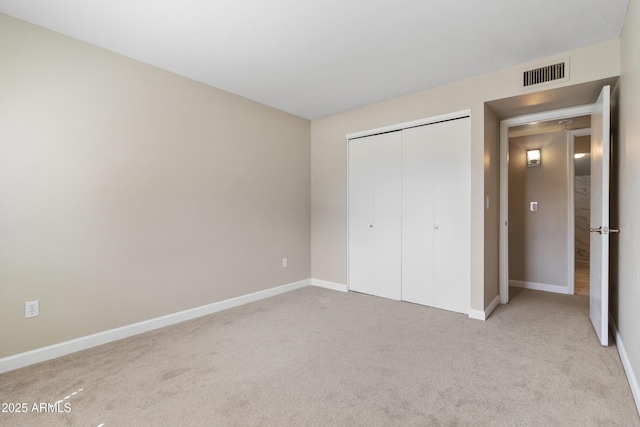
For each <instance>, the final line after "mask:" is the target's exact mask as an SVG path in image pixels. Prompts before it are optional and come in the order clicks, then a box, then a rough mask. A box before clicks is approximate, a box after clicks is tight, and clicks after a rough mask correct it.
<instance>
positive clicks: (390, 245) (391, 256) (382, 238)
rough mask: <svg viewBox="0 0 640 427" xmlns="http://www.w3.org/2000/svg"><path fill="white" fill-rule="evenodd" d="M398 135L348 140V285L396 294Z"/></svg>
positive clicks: (398, 262)
mask: <svg viewBox="0 0 640 427" xmlns="http://www.w3.org/2000/svg"><path fill="white" fill-rule="evenodd" d="M400 142H401V136H400V132H392V133H387V134H381V135H374V136H370V137H366V138H359V139H354V140H351V141H349V289H350V290H353V291H357V292H363V293H367V294H371V295H377V296H381V297H385V298H392V299H396V300H399V299H400V287H401V277H402V276H401V270H400V269H401V224H400V221H401V205H400V202H401V146H400Z"/></svg>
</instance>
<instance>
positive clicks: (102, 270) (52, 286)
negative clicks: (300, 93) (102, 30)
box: [0, 15, 311, 357]
mask: <svg viewBox="0 0 640 427" xmlns="http://www.w3.org/2000/svg"><path fill="white" fill-rule="evenodd" d="M0 64H2V65H1V66H0V94H1V95H0V121H1V122H0V203H1V206H2V208H1V209H0V236H2V237H1V238H0V287H1V292H0V294H1V297H0V325H2V327H1V328H0V357H3V356H8V355H12V354H16V353H20V352H24V351H27V350H30V349H34V348H38V347H42V346H46V345H49V344H54V343H57V342H61V341H64V340H69V339H72V338H76V337H80V336H84V335H88V334H92V333H96V332H100V331H104V330H108V329H111V328H116V327H119V326H123V325H127V324H131V323H134V322H138V321H142V320H145V319H150V318H154V317H157V316H161V315H166V314H169V313H174V312H177V311H180V310H185V309H189V308H193V307H197V306H202V305H205V304H209V303H213V302H216V301H220V300H224V299H227V298H231V297H235V296H239V295H243V294H247V293H251V292H255V291H260V290H263V289H267V288H271V287H274V286H278V285H283V284H287V283H291V282H295V281H299V280H303V279H307V278H309V277H310V267H309V266H310V262H311V261H310V233H309V230H310V172H309V171H310V151H309V150H310V141H309V138H310V122H309V121H307V120H304V119H300V118H297V117H294V116H291V115H289V114H286V113H283V112H280V111H278V110H275V109H272V108H268V107H266V106H264V105H261V104H258V103H255V102H252V101H249V100H246V99H244V98H240V97H238V96H235V95H232V94H229V93H226V92H223V91H220V90H217V89H214V88H211V87H208V86H205V85H202V84H199V83H196V82H193V81H191V80H188V79H185V78H182V77H178V76H176V75H173V74H171V73H168V72H165V71H162V70H159V69H157V68H153V67H151V66H148V65H145V64H142V63H139V62H136V61H133V60H130V59H128V58H125V57H123V56H120V55H116V54H114V53H111V52H108V51H106V50H103V49H99V48H96V47H93V46H90V45H88V44H85V43H81V42H79V41H76V40H73V39H70V38H67V37H64V36H61V35H59V34H56V33H53V32H50V31H48V30H45V29H42V28H39V27H36V26H32V25H29V24H26V23H24V22H21V21H18V20H15V19H13V18H10V17H7V16H6V15H0ZM283 257H287V258H288V261H289V266H288V268H286V269H283V268H282V258H283ZM30 300H39V301H40V316H39V317H37V318H33V319H24V302H25V301H30Z"/></svg>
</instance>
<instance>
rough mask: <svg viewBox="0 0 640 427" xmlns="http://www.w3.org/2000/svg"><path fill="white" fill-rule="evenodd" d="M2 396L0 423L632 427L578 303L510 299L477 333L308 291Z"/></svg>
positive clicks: (146, 340)
mask: <svg viewBox="0 0 640 427" xmlns="http://www.w3.org/2000/svg"><path fill="white" fill-rule="evenodd" d="M74 393H75V394H74ZM0 396H1V397H2V399H1V400H2V402H14V403H21V402H24V403H27V405H28V407H29V411H28V413H13V414H9V413H0V425H3V426H58V425H73V426H100V425H104V426H105V427H107V426H132V425H140V426H142V425H154V426H176V425H182V426H187V425H188V426H247V425H248V426H330V425H339V426H377V425H384V426H393V425H398V426H411V425H415V426H425V425H430V426H438V425H447V426H449V425H474V426H478V425H487V426H489V425H490V426H501V425H504V426H514V425H518V426H591V425H593V426H604V425H606V426H612V425H619V426H640V419H639V417H638V413H637V411H636V407H635V404H634V401H633V398H632V396H631V391H630V389H629V385H628V383H627V380H626V377H625V374H624V370H623V368H622V365H621V363H620V359H619V357H618V354H617V350H616V348H615V347H614V346H611V347H608V348H604V347H601V346H600V345H599V344H598V341H597V338H596V336H595V333H594V332H593V330H592V327H591V324H590V322H589V318H588V300H587V298H586V297H581V296H567V295H557V294H550V293H544V292H536V291H529V290H522V289H512V290H511V302H510V303H509V304H508V305H505V306H499V307H498V308H497V309H496V311H495V312H494V313H493V315H492V316H491V317H490V318H489V320H488V321H486V322H481V321H477V320H470V319H469V318H467V317H466V316H464V315H460V314H456V313H451V312H447V311H442V310H437V309H433V308H428V307H422V306H419V305H414V304H409V303H401V302H395V301H391V300H386V299H382V298H377V297H372V296H368V295H362V294H357V293H346V294H345V293H339V292H334V291H330V290H326V289H320V288H313V287H308V288H304V289H300V290H297V291H294V292H290V293H287V294H283V295H279V296H276V297H273V298H269V299H267V300H263V301H259V302H256V303H252V304H249V305H246V306H242V307H238V308H235V309H231V310H227V311H224V312H221V313H217V314H214V315H211V316H207V317H203V318H199V319H196V320H192V321H189V322H185V323H182V324H179V325H175V326H172V327H168V328H164V329H161V330H157V331H153V332H150V333H146V334H143V335H138V336H136V337H132V338H129V339H126V340H122V341H119V342H115V343H111V344H107V345H104V346H101V347H97V348H93V349H90V350H86V351H83V352H80V353H76V354H73V355H69V356H66V357H63V358H60V359H57V360H52V361H49V362H45V363H41V364H39V365H35V366H31V367H27V368H24V369H20V370H17V371H13V372H8V373H6V374H3V375H0ZM60 400H62V402H61V404H60V408H61V409H62V410H65V409H69V412H62V413H43V412H41V413H37V412H31V409H32V405H33V403H41V402H45V403H54V402H57V401H60ZM65 405H66V406H65Z"/></svg>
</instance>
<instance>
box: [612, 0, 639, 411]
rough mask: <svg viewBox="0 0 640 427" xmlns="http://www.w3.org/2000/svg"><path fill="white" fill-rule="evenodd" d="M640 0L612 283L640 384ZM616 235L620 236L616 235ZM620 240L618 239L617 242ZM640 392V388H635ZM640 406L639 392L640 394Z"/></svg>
mask: <svg viewBox="0 0 640 427" xmlns="http://www.w3.org/2000/svg"><path fill="white" fill-rule="evenodd" d="M639 40H640V2H639V1H638V0H631V2H630V5H629V11H628V12H627V19H626V22H625V25H624V31H623V33H622V43H621V58H622V59H621V71H622V74H621V81H620V130H619V137H618V141H617V142H618V146H617V147H615V148H614V150H615V151H617V155H616V157H617V158H618V159H619V161H620V163H619V165H620V167H619V171H618V176H617V178H616V179H617V180H618V183H619V184H618V189H619V205H618V211H619V223H618V224H612V225H613V226H615V225H618V226H619V228H620V236H619V237H617V239H618V253H619V263H618V265H617V270H618V274H619V277H618V282H617V283H613V284H612V286H614V287H615V289H612V291H613V295H615V299H614V300H613V301H612V303H613V305H614V307H613V308H614V310H613V311H614V313H613V315H614V320H615V322H616V324H617V326H618V330H619V332H620V335H621V337H622V342H623V343H624V349H625V350H626V353H627V356H628V357H629V362H630V364H631V367H632V369H633V370H634V375H635V382H636V383H635V385H636V387H637V386H638V384H640V333H638V331H640V262H638V260H640V216H639V215H638V211H640V168H639V167H638V164H639V163H640V121H639V120H638V118H639V117H640V43H639ZM612 239H616V237H613V238H612ZM613 244H615V242H614V243H613ZM636 391H640V390H638V389H636ZM635 397H636V404H637V405H638V407H639V408H640V395H636V396H635Z"/></svg>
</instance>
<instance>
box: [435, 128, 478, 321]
mask: <svg viewBox="0 0 640 427" xmlns="http://www.w3.org/2000/svg"><path fill="white" fill-rule="evenodd" d="M470 122H471V120H470V119H469V118H465V119H459V120H452V121H449V122H443V123H438V124H436V125H434V126H433V131H434V157H435V158H436V159H437V160H436V162H435V163H434V178H435V185H434V188H435V192H434V231H435V233H434V244H435V248H436V250H435V253H434V262H435V267H434V268H435V270H434V271H435V273H434V281H435V283H436V286H435V288H434V306H435V307H438V308H444V309H447V310H452V311H457V312H460V313H468V312H469V292H470V289H469V283H470V269H469V263H470V234H471V233H470V221H471V219H470V213H469V211H470V187H471V183H470V167H471V162H470V150H471V143H470V142H471V128H470ZM435 227H437V228H435Z"/></svg>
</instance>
